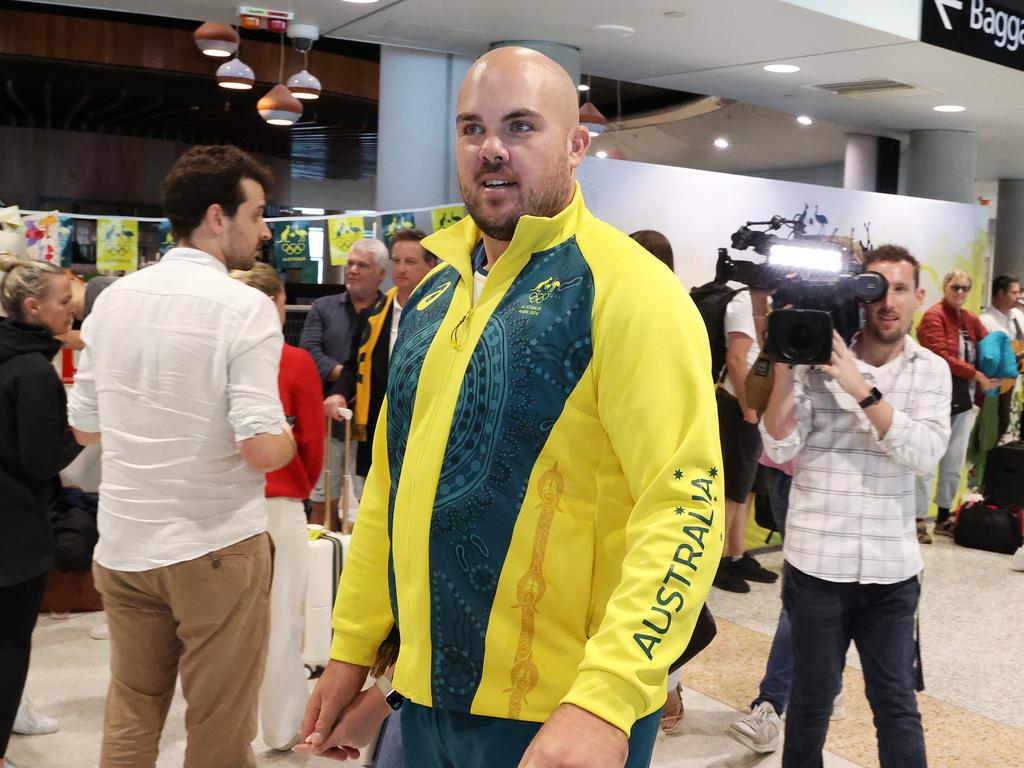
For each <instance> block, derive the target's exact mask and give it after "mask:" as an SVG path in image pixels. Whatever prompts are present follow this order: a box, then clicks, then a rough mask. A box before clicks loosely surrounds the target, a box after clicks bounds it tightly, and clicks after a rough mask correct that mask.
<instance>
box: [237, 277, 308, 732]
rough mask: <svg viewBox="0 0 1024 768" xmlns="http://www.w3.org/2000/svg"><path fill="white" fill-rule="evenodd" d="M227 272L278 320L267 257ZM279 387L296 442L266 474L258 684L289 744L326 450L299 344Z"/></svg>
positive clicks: (266, 724)
mask: <svg viewBox="0 0 1024 768" xmlns="http://www.w3.org/2000/svg"><path fill="white" fill-rule="evenodd" d="M231 276H232V277H234V278H236V279H238V280H241V281H242V282H243V283H245V284H246V285H249V286H252V287H253V288H255V289H257V290H259V291H262V292H263V293H265V294H267V296H269V297H270V298H271V299H273V300H274V303H275V304H277V308H278V310H279V311H280V313H281V323H282V324H283V323H284V318H285V311H284V304H285V298H284V297H285V294H284V286H283V285H282V284H281V281H280V279H279V278H278V276H277V272H276V271H275V270H274V268H273V267H271V266H270V265H269V264H262V263H257V264H256V265H254V266H253V268H252V269H250V270H247V271H242V270H233V271H232V272H231ZM277 381H278V388H279V390H280V393H281V404H282V405H283V406H284V413H285V416H286V417H287V418H288V422H289V423H290V424H291V425H292V433H293V434H294V436H295V444H296V446H297V447H298V450H297V451H296V453H295V458H293V459H292V461H291V463H290V464H288V465H287V466H285V467H282V468H281V469H279V470H277V471H276V472H271V473H270V474H268V475H267V492H266V493H267V532H268V533H269V534H270V538H271V540H272V541H273V542H274V579H273V582H272V584H271V587H270V640H269V643H268V647H267V666H266V670H265V672H264V677H263V685H262V687H261V688H260V725H261V727H262V730H263V741H264V742H266V744H267V746H269V747H272V748H273V749H281V750H283V749H290V748H291V747H292V746H293V745H294V744H295V743H296V742H297V741H298V739H299V726H300V725H301V724H302V715H303V712H304V711H305V708H306V700H307V699H308V698H309V689H308V688H307V686H306V672H305V667H304V666H303V664H302V628H303V618H302V602H303V599H304V598H305V595H306V551H307V547H308V535H307V529H306V513H305V510H304V508H303V506H302V500H303V499H305V498H307V497H308V496H309V494H310V491H312V490H313V486H315V485H316V481H317V478H319V477H320V469H321V465H322V464H323V458H324V418H323V412H322V411H321V399H322V395H321V389H320V374H319V373H317V370H316V365H315V364H314V363H313V358H311V357H310V356H309V353H308V352H306V351H305V350H302V349H299V348H298V347H293V346H291V345H289V344H285V345H284V348H283V349H282V350H281V369H280V373H279V374H278V379H277Z"/></svg>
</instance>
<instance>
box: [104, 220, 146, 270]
mask: <svg viewBox="0 0 1024 768" xmlns="http://www.w3.org/2000/svg"><path fill="white" fill-rule="evenodd" d="M138 268H139V221H138V219H128V218H116V219H114V218H110V219H99V220H98V221H97V222H96V269H98V270H100V271H101V272H102V271H106V270H115V271H119V272H134V271H135V270H137V269H138Z"/></svg>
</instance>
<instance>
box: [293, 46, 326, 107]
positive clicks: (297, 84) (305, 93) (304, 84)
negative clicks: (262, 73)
mask: <svg viewBox="0 0 1024 768" xmlns="http://www.w3.org/2000/svg"><path fill="white" fill-rule="evenodd" d="M302 56H303V62H304V68H303V70H302V71H301V72H297V73H296V74H294V75H292V76H291V77H289V78H288V90H289V91H291V93H292V96H294V97H295V98H296V99H303V100H312V99H319V98H320V81H319V80H317V79H316V78H315V77H313V75H311V74H309V54H308V52H305V51H304V52H303V54H302Z"/></svg>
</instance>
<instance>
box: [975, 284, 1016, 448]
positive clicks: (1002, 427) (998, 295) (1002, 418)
mask: <svg viewBox="0 0 1024 768" xmlns="http://www.w3.org/2000/svg"><path fill="white" fill-rule="evenodd" d="M1020 297H1021V292H1020V280H1018V279H1017V278H1016V277H1014V276H1012V275H999V277H997V278H996V279H995V280H993V281H992V306H990V307H989V308H988V309H986V310H985V311H984V312H982V313H981V322H982V323H984V325H985V328H986V330H988V332H989V333H995V332H996V331H1002V332H1003V333H1005V334H1006V335H1007V337H1009V339H1010V341H1011V342H1017V344H1016V349H1017V351H1018V353H1019V352H1021V351H1024V349H1022V348H1021V346H1022V345H1024V312H1022V311H1021V309H1020V307H1019V306H1018V303H1019V302H1020ZM1016 391H1017V389H1016V387H1014V388H1013V389H1011V390H1010V391H1009V392H1003V393H1002V394H1001V395H999V438H1000V439H1001V438H1002V437H1003V435H1005V434H1006V431H1007V430H1008V429H1009V428H1010V412H1011V411H1012V410H1013V398H1014V395H1015V394H1016ZM997 442H998V441H997Z"/></svg>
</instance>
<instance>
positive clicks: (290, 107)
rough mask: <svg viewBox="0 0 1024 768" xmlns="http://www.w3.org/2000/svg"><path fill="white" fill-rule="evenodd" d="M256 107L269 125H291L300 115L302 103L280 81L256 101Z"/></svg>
mask: <svg viewBox="0 0 1024 768" xmlns="http://www.w3.org/2000/svg"><path fill="white" fill-rule="evenodd" d="M256 109H257V110H258V111H259V113H260V117H262V118H263V119H264V120H266V121H267V122H268V123H270V124H271V125H292V124H294V123H295V121H296V120H298V119H299V118H300V117H302V103H301V102H300V101H299V100H298V99H296V98H295V97H294V96H292V94H291V91H289V90H288V89H287V88H285V87H284V86H283V85H281V84H280V83H278V84H277V85H275V86H274V87H273V88H271V89H270V91H268V92H267V95H266V96H264V97H263V98H262V99H260V100H259V101H258V102H257V103H256Z"/></svg>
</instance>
